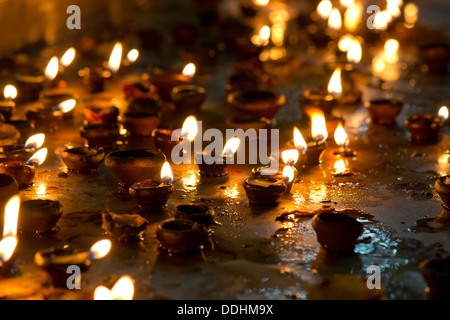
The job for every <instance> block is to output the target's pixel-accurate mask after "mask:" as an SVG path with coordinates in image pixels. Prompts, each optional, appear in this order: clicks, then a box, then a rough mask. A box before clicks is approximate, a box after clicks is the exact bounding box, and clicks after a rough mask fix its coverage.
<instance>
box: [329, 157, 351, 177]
mask: <svg viewBox="0 0 450 320" xmlns="http://www.w3.org/2000/svg"><path fill="white" fill-rule="evenodd" d="M354 175H355V173H354V172H352V171H350V170H349V169H348V168H347V165H346V164H345V161H344V159H339V160H336V162H335V163H334V172H333V173H332V176H333V178H349V177H353V176H354Z"/></svg>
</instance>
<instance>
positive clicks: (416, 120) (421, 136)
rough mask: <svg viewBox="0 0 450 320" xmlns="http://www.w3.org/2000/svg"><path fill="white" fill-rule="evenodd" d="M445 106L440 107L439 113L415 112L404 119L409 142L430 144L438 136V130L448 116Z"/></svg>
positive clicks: (436, 139)
mask: <svg viewBox="0 0 450 320" xmlns="http://www.w3.org/2000/svg"><path fill="white" fill-rule="evenodd" d="M446 108H447V107H445V106H444V107H442V108H441V110H440V111H439V112H440V114H439V115H437V116H436V115H433V114H430V113H424V114H416V115H412V116H411V117H409V118H408V119H407V120H405V127H406V129H408V131H409V137H410V141H411V143H414V144H430V143H435V142H437V141H438V140H439V138H440V131H441V128H442V126H443V125H444V122H445V121H446V120H447V117H448V109H447V111H446V112H445V109H446Z"/></svg>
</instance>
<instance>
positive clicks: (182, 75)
mask: <svg viewBox="0 0 450 320" xmlns="http://www.w3.org/2000/svg"><path fill="white" fill-rule="evenodd" d="M195 73H196V67H195V64H193V63H188V64H187V65H186V66H185V67H184V69H183V70H182V71H180V70H178V69H176V68H155V69H153V72H152V74H151V75H150V82H151V83H152V84H153V85H155V86H156V87H157V88H158V94H159V96H160V97H161V99H162V100H164V101H171V95H170V93H171V91H172V89H173V88H175V87H177V86H181V85H186V84H190V83H191V82H192V80H193V78H194V76H195Z"/></svg>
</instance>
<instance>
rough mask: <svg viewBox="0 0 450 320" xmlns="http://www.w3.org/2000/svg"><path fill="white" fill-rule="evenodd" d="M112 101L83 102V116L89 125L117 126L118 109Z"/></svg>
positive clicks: (94, 99) (90, 100)
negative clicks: (109, 124) (110, 124)
mask: <svg viewBox="0 0 450 320" xmlns="http://www.w3.org/2000/svg"><path fill="white" fill-rule="evenodd" d="M116 105H117V101H116V100H114V99H99V98H92V99H89V100H86V101H84V108H83V114H84V117H85V118H86V121H87V122H88V123H89V124H98V123H112V124H117V122H118V118H119V113H120V112H119V108H118V107H117V106H116Z"/></svg>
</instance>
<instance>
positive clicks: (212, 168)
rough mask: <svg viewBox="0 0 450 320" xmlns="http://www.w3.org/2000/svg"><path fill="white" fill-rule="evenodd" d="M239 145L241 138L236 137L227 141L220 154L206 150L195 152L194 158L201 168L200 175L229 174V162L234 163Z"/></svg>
mask: <svg viewBox="0 0 450 320" xmlns="http://www.w3.org/2000/svg"><path fill="white" fill-rule="evenodd" d="M239 145H240V139H239V138H237V137H234V138H231V139H230V140H228V141H227V143H226V144H225V147H224V148H223V152H222V154H221V155H220V156H216V155H215V153H207V152H205V151H203V152H201V153H197V154H195V159H194V160H195V163H196V164H197V165H198V168H199V170H200V176H202V177H222V176H226V175H228V172H227V171H226V168H227V166H228V164H230V163H234V155H235V153H236V151H237V150H238V148H239Z"/></svg>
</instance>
